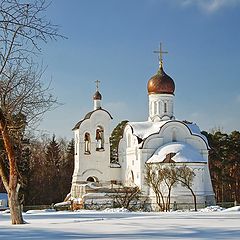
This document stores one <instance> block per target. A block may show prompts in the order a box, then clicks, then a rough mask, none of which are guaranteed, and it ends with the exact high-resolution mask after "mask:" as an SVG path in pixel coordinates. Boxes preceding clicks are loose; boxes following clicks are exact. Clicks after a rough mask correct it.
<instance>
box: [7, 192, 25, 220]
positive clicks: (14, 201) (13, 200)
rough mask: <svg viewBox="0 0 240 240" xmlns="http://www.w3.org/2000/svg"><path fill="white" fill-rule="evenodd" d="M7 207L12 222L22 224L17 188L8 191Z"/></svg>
mask: <svg viewBox="0 0 240 240" xmlns="http://www.w3.org/2000/svg"><path fill="white" fill-rule="evenodd" d="M8 201H9V208H10V212H11V220H12V224H24V221H23V217H22V209H21V205H20V202H19V199H18V189H11V190H9V192H8Z"/></svg>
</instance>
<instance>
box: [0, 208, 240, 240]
mask: <svg viewBox="0 0 240 240" xmlns="http://www.w3.org/2000/svg"><path fill="white" fill-rule="evenodd" d="M24 219H25V220H26V221H27V222H28V223H29V224H25V225H18V226H12V225H11V224H10V216H9V214H2V213H0V239H7V240H8V239H114V240H115V239H240V212H197V213H195V212H185V213H181V212H171V213H129V212H122V213H121V212H120V213H110V212H109V213H108V212H93V211H82V212H72V213H71V212H35V213H34V212H33V213H32V214H24Z"/></svg>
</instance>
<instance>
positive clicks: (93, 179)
mask: <svg viewBox="0 0 240 240" xmlns="http://www.w3.org/2000/svg"><path fill="white" fill-rule="evenodd" d="M87 182H98V179H97V178H96V177H88V178H87Z"/></svg>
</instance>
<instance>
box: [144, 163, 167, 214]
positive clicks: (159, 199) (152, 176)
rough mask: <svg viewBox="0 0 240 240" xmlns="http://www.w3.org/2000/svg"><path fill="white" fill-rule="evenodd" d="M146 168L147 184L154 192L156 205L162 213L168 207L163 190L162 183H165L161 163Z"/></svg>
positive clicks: (147, 165) (148, 164)
mask: <svg viewBox="0 0 240 240" xmlns="http://www.w3.org/2000/svg"><path fill="white" fill-rule="evenodd" d="M145 167H146V172H145V182H146V184H147V185H148V186H149V187H150V188H151V189H152V190H153V191H154V193H155V197H156V203H157V205H158V207H159V209H160V211H165V210H166V206H165V200H164V196H163V189H162V183H163V181H164V175H163V168H162V165H161V164H159V163H147V164H145Z"/></svg>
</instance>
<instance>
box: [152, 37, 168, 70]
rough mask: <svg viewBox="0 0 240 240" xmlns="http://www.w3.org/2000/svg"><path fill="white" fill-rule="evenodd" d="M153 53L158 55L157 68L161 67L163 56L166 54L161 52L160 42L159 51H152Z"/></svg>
mask: <svg viewBox="0 0 240 240" xmlns="http://www.w3.org/2000/svg"><path fill="white" fill-rule="evenodd" d="M153 52H154V53H159V56H158V60H159V68H162V67H163V54H167V53H168V52H167V51H163V50H162V43H161V42H160V45H159V50H155V51H153Z"/></svg>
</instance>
